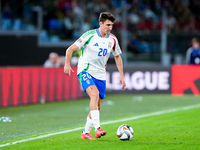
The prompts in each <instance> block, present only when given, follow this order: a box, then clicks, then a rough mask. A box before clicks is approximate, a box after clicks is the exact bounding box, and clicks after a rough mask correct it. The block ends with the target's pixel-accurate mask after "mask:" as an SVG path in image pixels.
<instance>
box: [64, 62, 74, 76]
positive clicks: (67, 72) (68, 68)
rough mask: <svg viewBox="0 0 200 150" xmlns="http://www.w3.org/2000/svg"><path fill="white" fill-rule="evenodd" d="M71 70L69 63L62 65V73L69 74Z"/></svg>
mask: <svg viewBox="0 0 200 150" xmlns="http://www.w3.org/2000/svg"><path fill="white" fill-rule="evenodd" d="M71 72H74V70H73V69H72V68H71V66H70V65H65V66H64V74H66V75H68V76H71Z"/></svg>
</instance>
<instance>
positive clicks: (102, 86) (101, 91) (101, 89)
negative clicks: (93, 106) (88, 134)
mask: <svg viewBox="0 0 200 150" xmlns="http://www.w3.org/2000/svg"><path fill="white" fill-rule="evenodd" d="M93 81H94V83H95V85H96V87H97V88H98V90H99V100H98V111H99V114H100V109H101V103H102V102H103V99H105V94H106V81H104V80H98V79H93ZM106 133H107V132H106V131H104V130H102V128H101V127H99V128H98V129H97V130H95V137H96V138H100V137H101V136H104V135H106Z"/></svg>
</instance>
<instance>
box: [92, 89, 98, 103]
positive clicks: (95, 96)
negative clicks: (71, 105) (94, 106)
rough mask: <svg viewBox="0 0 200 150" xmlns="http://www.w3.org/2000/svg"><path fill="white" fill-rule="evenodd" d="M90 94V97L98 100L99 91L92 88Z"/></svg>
mask: <svg viewBox="0 0 200 150" xmlns="http://www.w3.org/2000/svg"><path fill="white" fill-rule="evenodd" d="M90 96H91V97H92V99H96V100H97V101H98V100H99V91H98V90H94V91H93V92H92V93H91V94H90Z"/></svg>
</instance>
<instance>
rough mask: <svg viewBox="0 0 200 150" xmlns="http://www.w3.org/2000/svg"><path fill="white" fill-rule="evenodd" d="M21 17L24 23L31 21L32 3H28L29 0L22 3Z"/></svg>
mask: <svg viewBox="0 0 200 150" xmlns="http://www.w3.org/2000/svg"><path fill="white" fill-rule="evenodd" d="M23 19H24V22H25V23H28V24H29V23H32V19H33V10H32V4H31V3H30V0H24V3H23Z"/></svg>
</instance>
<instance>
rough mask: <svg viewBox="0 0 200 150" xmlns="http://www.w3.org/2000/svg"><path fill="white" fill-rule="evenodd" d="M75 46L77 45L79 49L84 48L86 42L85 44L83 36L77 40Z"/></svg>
mask: <svg viewBox="0 0 200 150" xmlns="http://www.w3.org/2000/svg"><path fill="white" fill-rule="evenodd" d="M74 44H75V45H76V46H78V48H79V49H81V47H83V45H84V44H85V42H84V40H83V38H82V36H81V37H80V38H79V39H78V40H76V42H74Z"/></svg>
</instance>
